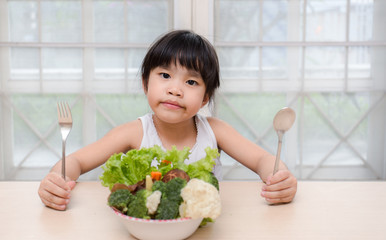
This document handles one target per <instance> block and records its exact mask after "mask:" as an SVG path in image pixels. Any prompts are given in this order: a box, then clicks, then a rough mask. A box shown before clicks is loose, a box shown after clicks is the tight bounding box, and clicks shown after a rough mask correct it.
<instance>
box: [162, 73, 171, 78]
mask: <svg viewBox="0 0 386 240" xmlns="http://www.w3.org/2000/svg"><path fill="white" fill-rule="evenodd" d="M161 77H163V78H170V75H169V74H167V73H161Z"/></svg>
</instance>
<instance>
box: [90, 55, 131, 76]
mask: <svg viewBox="0 0 386 240" xmlns="http://www.w3.org/2000/svg"><path fill="white" fill-rule="evenodd" d="M95 78H96V79H124V78H125V50H124V49H110V48H101V49H95Z"/></svg>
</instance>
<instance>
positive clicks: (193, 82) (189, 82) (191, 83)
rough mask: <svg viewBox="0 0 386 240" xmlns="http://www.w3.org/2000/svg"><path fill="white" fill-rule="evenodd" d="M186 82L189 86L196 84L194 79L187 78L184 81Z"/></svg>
mask: <svg viewBox="0 0 386 240" xmlns="http://www.w3.org/2000/svg"><path fill="white" fill-rule="evenodd" d="M186 83H187V84H189V85H191V86H194V85H197V84H198V83H197V82H196V81H194V80H188V81H186Z"/></svg>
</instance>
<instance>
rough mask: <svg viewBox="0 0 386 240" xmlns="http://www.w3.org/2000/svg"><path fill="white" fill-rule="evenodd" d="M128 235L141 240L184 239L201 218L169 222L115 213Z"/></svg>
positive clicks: (198, 224) (190, 233)
mask: <svg viewBox="0 0 386 240" xmlns="http://www.w3.org/2000/svg"><path fill="white" fill-rule="evenodd" d="M112 210H113V211H114V213H115V214H116V215H117V216H118V217H119V219H120V220H121V222H122V223H123V225H124V226H125V227H126V228H127V230H128V231H129V233H130V234H131V235H133V236H134V237H136V238H138V239H142V240H148V239H149V240H154V239H157V240H178V239H185V238H188V237H189V236H190V235H192V234H193V233H194V232H195V231H196V230H197V228H198V226H200V223H201V221H202V218H199V219H191V218H178V219H169V220H153V219H142V218H135V217H130V216H127V215H124V214H122V213H121V212H119V211H116V210H114V209H113V208H112Z"/></svg>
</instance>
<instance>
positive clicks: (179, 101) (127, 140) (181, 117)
mask: <svg viewBox="0 0 386 240" xmlns="http://www.w3.org/2000/svg"><path fill="white" fill-rule="evenodd" d="M141 70H142V85H143V90H144V92H145V94H146V96H147V100H148V102H149V105H150V107H151V109H152V111H153V113H149V114H147V115H145V116H143V117H140V118H139V119H137V120H134V121H132V122H128V123H126V124H123V125H121V126H118V127H116V128H114V129H112V130H111V131H110V132H109V133H107V134H106V135H105V136H104V137H103V138H101V139H100V140H98V141H96V142H95V143H92V144H90V145H88V146H86V147H84V148H82V149H80V150H78V151H76V152H75V153H72V154H70V155H69V156H68V157H67V158H66V161H67V163H66V169H67V173H66V174H67V181H64V179H62V177H61V175H60V166H61V163H60V162H58V163H57V164H56V165H55V166H54V167H53V168H52V170H51V172H50V173H49V174H48V175H47V176H46V177H45V178H44V179H43V180H42V181H41V184H40V187H39V191H38V193H39V196H40V198H41V200H42V202H43V203H44V204H45V205H46V206H48V207H51V208H54V209H58V210H65V209H66V207H67V204H68V203H69V200H70V192H71V190H72V189H73V188H74V187H75V180H76V179H78V177H79V176H80V175H81V174H83V173H85V172H88V171H90V170H92V169H94V168H96V167H98V166H100V165H102V164H103V163H104V162H105V161H107V159H108V158H109V157H110V156H111V155H112V154H114V153H119V152H127V151H128V150H130V149H139V148H142V147H151V146H154V145H159V146H162V147H163V148H164V149H171V148H172V146H173V145H175V146H176V147H177V149H180V150H181V149H183V148H184V147H185V146H187V147H190V149H191V155H190V159H189V162H187V163H190V162H194V161H197V160H199V159H201V158H203V157H204V156H205V151H204V149H205V148H206V147H208V146H209V147H212V148H218V149H219V150H221V151H224V152H226V153H227V154H228V155H229V156H231V157H232V158H234V159H236V160H237V161H239V162H240V163H241V164H243V165H245V166H246V167H248V168H249V169H251V170H252V171H254V172H256V173H257V174H258V175H259V176H260V178H261V179H262V180H263V181H264V183H265V184H264V185H263V187H262V191H261V196H262V197H264V198H265V199H266V201H267V202H268V203H285V202H291V201H292V199H293V198H294V196H295V193H296V190H297V180H296V178H295V177H294V176H293V175H292V174H291V173H290V172H289V171H288V169H287V168H286V167H285V165H284V164H283V163H282V162H281V163H280V168H279V171H278V172H277V173H276V174H275V175H274V176H273V175H272V171H273V166H274V162H275V156H273V155H271V154H269V153H268V152H266V151H265V150H263V149H262V148H261V147H259V146H257V145H256V144H255V143H253V142H251V141H249V140H248V139H246V138H244V137H243V136H241V135H240V134H239V133H238V132H237V131H236V130H235V129H234V128H233V127H231V126H230V125H228V124H227V123H225V122H224V121H221V120H219V119H217V118H214V117H203V116H201V115H199V114H197V112H198V111H199V110H200V109H201V108H202V107H203V106H205V105H206V104H207V103H208V102H209V101H210V100H211V99H212V97H213V94H214V92H215V90H216V89H217V88H218V87H219V85H220V80H219V64H218V59H217V55H216V52H215V50H214V48H213V46H212V45H211V44H210V43H209V42H208V41H207V40H206V39H204V38H202V37H201V36H199V35H197V34H195V33H193V32H190V31H184V30H179V31H172V32H170V33H168V34H166V35H164V36H163V37H162V38H160V39H159V40H158V41H156V42H155V43H154V44H153V45H152V47H151V48H150V49H149V51H148V53H147V54H146V56H145V58H144V60H143V63H142V69H141ZM213 172H214V174H215V175H216V176H217V178H219V179H221V178H220V177H221V163H220V161H219V159H217V160H216V165H215V166H214V169H213Z"/></svg>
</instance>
